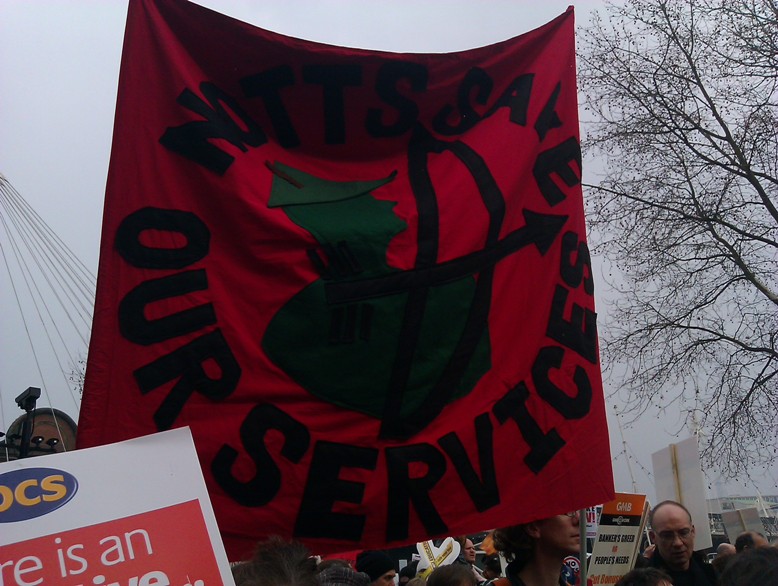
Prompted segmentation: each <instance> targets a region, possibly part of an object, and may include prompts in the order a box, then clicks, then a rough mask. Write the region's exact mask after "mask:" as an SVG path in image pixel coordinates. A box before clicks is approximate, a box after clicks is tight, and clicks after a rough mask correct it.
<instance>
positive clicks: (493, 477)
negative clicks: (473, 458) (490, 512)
mask: <svg viewBox="0 0 778 586" xmlns="http://www.w3.org/2000/svg"><path fill="white" fill-rule="evenodd" d="M475 431H476V445H477V446H478V463H479V465H480V469H481V475H480V478H479V475H478V473H476V471H475V467H474V466H473V464H472V462H470V458H469V457H468V455H467V450H465V446H464V445H463V444H462V440H460V439H459V436H457V434H456V433H455V432H453V431H452V432H451V433H448V434H446V435H444V436H443V437H441V438H440V439H439V440H438V445H439V446H440V447H441V448H443V451H444V452H446V454H448V457H449V458H451V462H452V463H453V464H454V469H455V470H456V471H457V474H459V478H460V479H461V480H462V484H463V485H464V487H465V489H466V490H467V494H469V495H470V498H471V499H472V500H473V504H474V505H475V508H476V509H477V510H478V511H479V512H483V511H485V510H487V509H490V508H491V507H493V506H495V505H498V504H500V490H499V487H498V486H497V474H496V472H495V467H494V444H493V435H494V434H493V428H492V422H491V420H490V419H489V414H488V413H482V414H481V415H479V416H478V417H476V418H475Z"/></svg>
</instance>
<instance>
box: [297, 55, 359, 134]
mask: <svg viewBox="0 0 778 586" xmlns="http://www.w3.org/2000/svg"><path fill="white" fill-rule="evenodd" d="M303 80H304V81H305V82H306V83H311V84H317V85H321V86H322V90H323V92H324V142H325V143H326V144H344V143H345V142H346V106H345V99H344V89H345V88H346V87H357V86H359V85H361V84H362V66H361V65H358V64H350V65H334V64H330V65H306V66H304V67H303Z"/></svg>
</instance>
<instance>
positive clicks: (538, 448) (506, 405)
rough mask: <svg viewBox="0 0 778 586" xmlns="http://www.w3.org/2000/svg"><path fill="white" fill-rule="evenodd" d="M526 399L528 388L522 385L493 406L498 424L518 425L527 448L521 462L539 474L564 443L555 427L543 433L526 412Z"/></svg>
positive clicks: (527, 411)
mask: <svg viewBox="0 0 778 586" xmlns="http://www.w3.org/2000/svg"><path fill="white" fill-rule="evenodd" d="M528 398H529V391H528V390H527V385H525V384H524V383H523V382H521V383H519V384H518V385H516V386H515V387H513V388H512V389H511V390H510V391H508V392H507V393H506V394H505V396H503V397H502V398H501V399H500V400H499V401H497V403H495V404H494V408H493V412H494V416H495V417H496V418H497V421H499V422H500V424H503V423H505V422H506V421H508V419H512V420H513V421H514V422H515V423H516V425H518V427H519V432H520V433H521V437H523V438H524V441H525V442H527V445H528V446H529V453H528V454H527V455H526V456H524V463H525V464H526V465H527V467H528V468H529V469H530V470H532V472H534V473H535V474H538V473H539V472H540V471H541V470H543V468H545V466H546V464H548V463H549V462H550V461H551V459H552V458H553V457H554V456H555V455H556V453H557V452H558V451H559V450H560V449H562V446H564V445H565V441H564V440H563V439H562V438H561V436H560V435H559V432H557V430H556V429H555V428H551V429H550V430H549V431H548V432H545V433H544V432H543V430H542V429H541V428H540V426H539V425H538V423H537V421H535V419H533V417H532V414H531V413H530V412H529V409H527V399H528Z"/></svg>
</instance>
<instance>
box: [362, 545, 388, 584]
mask: <svg viewBox="0 0 778 586" xmlns="http://www.w3.org/2000/svg"><path fill="white" fill-rule="evenodd" d="M393 569H394V562H393V561H392V558H390V557H389V556H388V555H386V554H385V553H384V552H382V551H363V552H362V553H360V554H359V555H358V556H357V571H358V572H364V573H365V574H367V575H368V576H370V581H371V582H374V581H375V580H378V578H380V577H381V576H383V575H384V574H386V573H387V572H388V571H389V570H393Z"/></svg>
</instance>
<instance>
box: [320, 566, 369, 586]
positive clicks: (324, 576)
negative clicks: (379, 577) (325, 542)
mask: <svg viewBox="0 0 778 586" xmlns="http://www.w3.org/2000/svg"><path fill="white" fill-rule="evenodd" d="M316 579H317V580H318V581H319V586H369V585H370V576H368V575H367V574H365V573H364V572H357V571H355V570H354V569H353V568H352V567H351V566H349V565H348V564H344V565H341V564H334V565H330V566H329V567H327V568H325V569H323V570H322V571H320V572H319V573H318V574H316Z"/></svg>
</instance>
